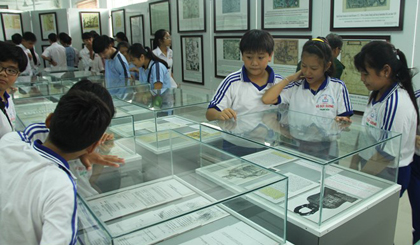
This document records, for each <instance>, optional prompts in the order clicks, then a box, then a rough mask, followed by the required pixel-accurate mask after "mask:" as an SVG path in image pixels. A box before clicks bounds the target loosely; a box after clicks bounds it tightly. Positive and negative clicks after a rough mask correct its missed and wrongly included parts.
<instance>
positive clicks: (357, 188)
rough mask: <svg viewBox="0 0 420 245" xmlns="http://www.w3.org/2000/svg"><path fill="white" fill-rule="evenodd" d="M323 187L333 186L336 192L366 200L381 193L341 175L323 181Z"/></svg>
mask: <svg viewBox="0 0 420 245" xmlns="http://www.w3.org/2000/svg"><path fill="white" fill-rule="evenodd" d="M324 183H325V185H328V186H334V188H336V189H338V190H342V191H344V192H347V193H349V194H351V195H353V196H356V197H359V198H363V199H364V198H368V197H370V196H372V195H374V194H375V193H377V192H379V191H381V188H379V187H377V186H374V185H371V184H367V183H364V182H362V181H359V180H355V179H352V178H349V177H347V176H343V175H341V174H337V175H333V176H330V177H328V178H326V179H325V182H324Z"/></svg>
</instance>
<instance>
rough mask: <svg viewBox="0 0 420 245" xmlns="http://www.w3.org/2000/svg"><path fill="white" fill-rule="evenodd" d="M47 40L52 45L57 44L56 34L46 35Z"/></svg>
mask: <svg viewBox="0 0 420 245" xmlns="http://www.w3.org/2000/svg"><path fill="white" fill-rule="evenodd" d="M48 40H50V41H51V42H53V43H54V42H57V34H55V33H50V34H48Z"/></svg>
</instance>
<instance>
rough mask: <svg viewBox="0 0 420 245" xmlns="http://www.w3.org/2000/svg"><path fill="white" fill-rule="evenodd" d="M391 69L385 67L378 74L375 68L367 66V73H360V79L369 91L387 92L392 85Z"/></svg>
mask: <svg viewBox="0 0 420 245" xmlns="http://www.w3.org/2000/svg"><path fill="white" fill-rule="evenodd" d="M389 76H390V67H389V66H388V65H385V66H384V68H383V69H382V70H381V71H379V73H377V72H376V70H374V69H373V68H371V67H369V66H367V65H366V72H365V71H362V72H360V79H361V80H362V82H363V83H364V84H365V86H366V88H367V89H368V90H369V91H382V90H386V89H387V88H388V87H389V86H390V85H391V79H390V78H389Z"/></svg>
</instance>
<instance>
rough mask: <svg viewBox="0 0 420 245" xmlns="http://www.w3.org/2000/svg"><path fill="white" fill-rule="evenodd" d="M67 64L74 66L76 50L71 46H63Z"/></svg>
mask: <svg viewBox="0 0 420 245" xmlns="http://www.w3.org/2000/svg"><path fill="white" fill-rule="evenodd" d="M65 49H66V60H67V66H68V67H71V68H74V67H75V66H76V57H77V56H76V50H74V48H73V47H70V46H69V47H65Z"/></svg>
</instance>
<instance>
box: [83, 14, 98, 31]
mask: <svg viewBox="0 0 420 245" xmlns="http://www.w3.org/2000/svg"><path fill="white" fill-rule="evenodd" d="M80 27H81V29H82V34H83V33H85V32H90V31H95V32H96V33H98V34H99V35H102V29H101V13H100V12H80Z"/></svg>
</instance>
